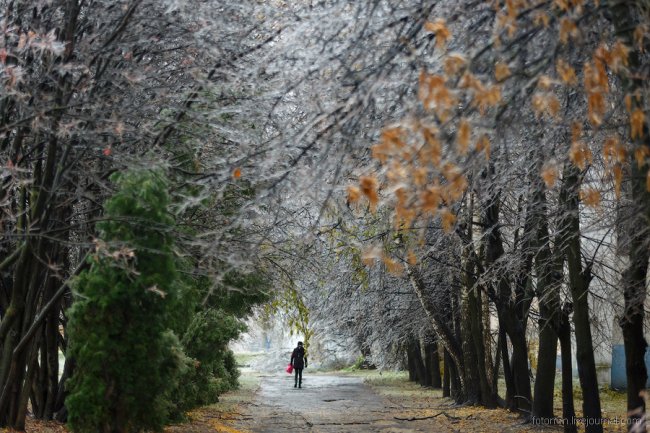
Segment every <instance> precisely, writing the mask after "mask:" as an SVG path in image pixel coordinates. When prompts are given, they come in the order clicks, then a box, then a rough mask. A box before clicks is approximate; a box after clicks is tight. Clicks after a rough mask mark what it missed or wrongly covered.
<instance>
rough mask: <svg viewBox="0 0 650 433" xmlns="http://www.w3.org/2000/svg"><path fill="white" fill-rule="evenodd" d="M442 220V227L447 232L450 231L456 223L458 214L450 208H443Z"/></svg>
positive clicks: (441, 211)
mask: <svg viewBox="0 0 650 433" xmlns="http://www.w3.org/2000/svg"><path fill="white" fill-rule="evenodd" d="M440 222H441V223H442V229H443V230H444V231H445V232H446V233H450V232H451V231H452V230H453V228H454V224H456V215H454V213H453V212H451V211H450V210H449V209H448V208H443V209H441V210H440Z"/></svg>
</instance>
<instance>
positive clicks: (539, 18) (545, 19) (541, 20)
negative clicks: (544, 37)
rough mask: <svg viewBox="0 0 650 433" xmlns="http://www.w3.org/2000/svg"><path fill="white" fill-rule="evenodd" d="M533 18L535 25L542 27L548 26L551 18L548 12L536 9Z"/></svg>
mask: <svg viewBox="0 0 650 433" xmlns="http://www.w3.org/2000/svg"><path fill="white" fill-rule="evenodd" d="M533 20H534V22H535V25H536V26H540V27H544V28H548V25H549V24H550V22H551V19H550V18H549V16H548V14H547V13H546V12H543V11H536V12H535V14H534V18H533Z"/></svg>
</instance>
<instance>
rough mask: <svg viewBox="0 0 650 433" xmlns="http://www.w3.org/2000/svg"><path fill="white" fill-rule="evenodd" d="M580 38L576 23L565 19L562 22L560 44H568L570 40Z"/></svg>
mask: <svg viewBox="0 0 650 433" xmlns="http://www.w3.org/2000/svg"><path fill="white" fill-rule="evenodd" d="M577 36H578V26H577V25H576V23H575V22H574V21H573V20H571V19H569V18H567V17H564V18H562V19H561V20H560V42H562V43H563V44H566V43H568V42H569V38H575V37H577Z"/></svg>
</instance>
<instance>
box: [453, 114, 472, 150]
mask: <svg viewBox="0 0 650 433" xmlns="http://www.w3.org/2000/svg"><path fill="white" fill-rule="evenodd" d="M471 133H472V130H471V127H470V125H469V122H468V121H467V119H461V120H460V123H459V124H458V132H457V133H456V144H457V145H458V152H459V153H460V154H461V155H465V154H466V153H467V149H468V147H469V140H470V136H471Z"/></svg>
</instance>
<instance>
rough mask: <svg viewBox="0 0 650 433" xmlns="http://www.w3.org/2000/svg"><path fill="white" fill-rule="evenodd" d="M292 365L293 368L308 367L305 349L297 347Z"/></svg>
mask: <svg viewBox="0 0 650 433" xmlns="http://www.w3.org/2000/svg"><path fill="white" fill-rule="evenodd" d="M291 365H293V368H305V367H307V357H306V356H305V348H304V347H296V348H295V349H293V353H292V354H291Z"/></svg>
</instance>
